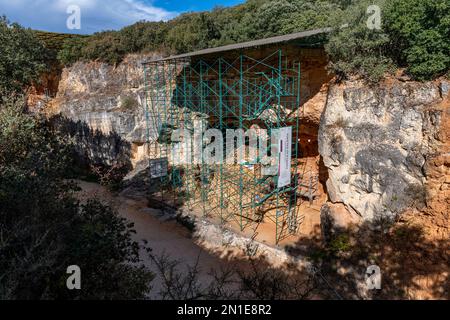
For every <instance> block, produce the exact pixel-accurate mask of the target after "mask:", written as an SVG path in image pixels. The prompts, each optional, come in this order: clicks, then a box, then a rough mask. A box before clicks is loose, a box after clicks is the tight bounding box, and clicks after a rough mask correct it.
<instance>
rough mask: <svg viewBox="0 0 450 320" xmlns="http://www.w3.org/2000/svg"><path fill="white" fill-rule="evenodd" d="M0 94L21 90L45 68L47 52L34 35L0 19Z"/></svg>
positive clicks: (4, 18) (35, 79) (36, 78)
mask: <svg viewBox="0 0 450 320" xmlns="http://www.w3.org/2000/svg"><path fill="white" fill-rule="evenodd" d="M0 43H1V45H0V94H1V93H9V92H12V91H15V92H18V91H21V90H22V89H24V87H25V86H27V85H29V84H30V83H31V82H32V81H37V80H38V78H39V76H40V74H41V72H43V71H44V70H45V69H46V66H47V64H46V60H47V58H48V51H47V50H46V49H45V48H44V46H43V44H42V43H41V42H40V41H39V40H38V39H37V38H36V36H35V34H34V33H33V32H32V31H31V30H29V29H24V28H22V27H21V26H19V25H18V24H16V23H10V22H9V21H8V20H7V19H6V17H0Z"/></svg>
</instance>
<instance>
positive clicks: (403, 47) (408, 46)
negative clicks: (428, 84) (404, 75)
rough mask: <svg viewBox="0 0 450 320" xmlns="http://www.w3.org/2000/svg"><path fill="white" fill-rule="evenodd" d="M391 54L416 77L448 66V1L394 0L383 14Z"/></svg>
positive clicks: (426, 76) (434, 74)
mask: <svg viewBox="0 0 450 320" xmlns="http://www.w3.org/2000/svg"><path fill="white" fill-rule="evenodd" d="M384 19H385V20H386V30H387V32H388V33H389V35H390V38H391V47H390V48H391V53H392V54H393V55H394V58H396V59H397V62H398V64H399V66H401V67H406V68H407V70H408V71H409V73H410V74H411V75H412V76H414V77H415V78H417V79H419V80H428V79H432V78H435V77H438V76H441V75H444V74H445V73H446V72H448V71H449V69H450V2H449V1H448V0H393V1H390V2H388V4H387V6H386V10H385V14H384Z"/></svg>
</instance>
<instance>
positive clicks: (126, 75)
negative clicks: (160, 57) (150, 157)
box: [47, 55, 150, 166]
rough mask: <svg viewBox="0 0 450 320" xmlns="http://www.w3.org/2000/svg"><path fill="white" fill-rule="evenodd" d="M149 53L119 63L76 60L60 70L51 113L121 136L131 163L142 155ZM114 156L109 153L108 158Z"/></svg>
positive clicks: (140, 158)
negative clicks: (145, 65)
mask: <svg viewBox="0 0 450 320" xmlns="http://www.w3.org/2000/svg"><path fill="white" fill-rule="evenodd" d="M149 57H150V56H148V55H129V56H127V57H126V58H125V60H124V61H123V62H122V63H120V64H119V65H118V66H112V65H108V64H106V63H101V62H77V63H76V64H75V65H73V66H72V67H70V68H66V69H64V70H63V72H62V75H61V81H60V82H59V88H58V94H57V96H56V98H55V99H54V100H53V101H52V104H51V110H47V112H50V113H51V114H60V115H61V116H63V117H65V118H67V119H70V120H71V121H73V122H75V123H76V122H79V123H80V124H82V125H88V126H89V128H91V129H92V130H93V131H94V132H96V133H97V134H98V133H100V134H102V135H105V136H106V137H109V136H110V135H114V136H117V137H120V138H121V139H122V140H124V141H125V142H126V143H127V144H129V146H130V149H131V150H130V154H131V162H132V164H133V166H136V164H137V163H138V162H139V161H140V160H142V159H143V158H144V156H145V142H146V141H147V140H146V139H147V138H146V123H145V121H146V120H145V112H144V101H145V100H144V96H145V92H144V83H143V74H144V69H143V66H142V62H143V61H145V60H147V59H148V58H149ZM115 156H116V155H115V154H114V152H112V153H111V158H114V157H115Z"/></svg>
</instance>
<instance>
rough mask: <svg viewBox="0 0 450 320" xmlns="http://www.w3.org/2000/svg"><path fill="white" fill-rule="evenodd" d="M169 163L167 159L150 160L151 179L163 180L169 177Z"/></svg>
mask: <svg viewBox="0 0 450 320" xmlns="http://www.w3.org/2000/svg"><path fill="white" fill-rule="evenodd" d="M168 167H169V161H168V159H167V158H160V159H150V164H149V169H150V178H161V177H165V176H167V171H168Z"/></svg>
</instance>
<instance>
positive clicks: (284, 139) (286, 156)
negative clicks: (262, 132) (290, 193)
mask: <svg viewBox="0 0 450 320" xmlns="http://www.w3.org/2000/svg"><path fill="white" fill-rule="evenodd" d="M278 134H279V136H278V148H279V149H278V152H279V153H278V154H279V157H278V188H282V187H285V186H288V185H290V184H291V156H292V150H291V149H292V127H284V128H279V129H278Z"/></svg>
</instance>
